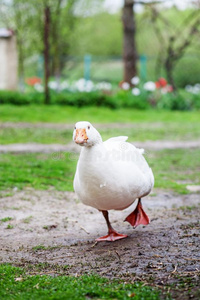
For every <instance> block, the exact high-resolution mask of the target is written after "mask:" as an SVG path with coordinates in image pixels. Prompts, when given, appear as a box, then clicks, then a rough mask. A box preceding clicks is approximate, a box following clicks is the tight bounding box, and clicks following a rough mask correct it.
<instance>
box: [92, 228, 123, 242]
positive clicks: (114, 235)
mask: <svg viewBox="0 0 200 300" xmlns="http://www.w3.org/2000/svg"><path fill="white" fill-rule="evenodd" d="M126 237H127V235H126V234H120V233H118V232H116V231H115V230H112V231H109V232H108V234H107V235H105V236H102V237H100V238H98V239H96V241H97V242H103V241H107V242H114V241H117V240H120V239H124V238H126Z"/></svg>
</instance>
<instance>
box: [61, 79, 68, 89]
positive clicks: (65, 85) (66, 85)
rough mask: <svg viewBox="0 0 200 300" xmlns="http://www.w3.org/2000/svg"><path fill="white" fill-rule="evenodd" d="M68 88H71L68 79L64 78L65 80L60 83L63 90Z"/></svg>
mask: <svg viewBox="0 0 200 300" xmlns="http://www.w3.org/2000/svg"><path fill="white" fill-rule="evenodd" d="M68 88H69V83H68V81H67V80H64V81H63V82H61V84H60V89H61V90H67V89H68Z"/></svg>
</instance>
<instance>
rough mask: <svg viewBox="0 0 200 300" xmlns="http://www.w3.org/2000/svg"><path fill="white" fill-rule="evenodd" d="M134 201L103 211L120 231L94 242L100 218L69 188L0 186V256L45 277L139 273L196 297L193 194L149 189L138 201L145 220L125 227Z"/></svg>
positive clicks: (198, 205)
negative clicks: (9, 189)
mask: <svg viewBox="0 0 200 300" xmlns="http://www.w3.org/2000/svg"><path fill="white" fill-rule="evenodd" d="M135 205H136V203H135V204H133V206H131V207H129V208H128V209H126V210H124V211H111V212H110V219H111V222H112V224H113V227H114V228H115V229H116V230H118V231H119V232H120V233H124V234H128V238H126V239H123V240H119V241H116V242H112V243H111V242H98V243H97V242H95V238H97V237H99V236H102V235H105V234H106V233H107V228H106V224H105V221H104V219H103V217H102V215H101V213H100V212H98V211H97V210H95V209H93V208H91V207H87V206H84V205H83V204H82V203H80V202H79V201H78V200H77V198H76V196H75V194H74V193H70V192H58V191H55V190H51V191H35V190H32V189H27V190H24V191H14V192H13V195H10V196H9V195H6V194H4V193H2V195H1V198H0V219H1V220H2V219H4V218H7V217H10V218H12V219H11V220H8V221H5V222H3V221H1V222H0V263H3V262H9V263H12V264H14V265H18V266H23V267H26V268H27V269H28V270H29V272H32V273H35V272H39V273H41V274H44V273H45V274H46V273H47V274H51V275H52V276H55V275H56V274H57V273H60V272H61V273H64V274H70V275H80V274H84V273H91V272H95V273H98V274H100V275H103V276H106V277H110V278H113V277H118V278H123V279H125V280H127V281H137V280H143V281H145V282H147V283H148V284H153V285H154V286H159V287H160V288H163V289H164V287H165V292H166V291H167V290H169V291H170V292H171V291H172V294H173V297H174V298H176V299H190V298H191V299H199V298H200V294H199V287H200V286H199V277H198V276H199V274H200V273H199V270H200V241H199V231H200V222H199V215H200V195H199V194H189V195H175V194H173V193H171V192H163V191H159V190H157V191H156V190H154V193H153V194H152V195H150V196H147V197H146V198H145V199H144V200H143V206H144V209H145V211H146V212H147V214H148V215H149V217H150V219H151V223H150V224H149V225H148V226H146V227H145V226H139V227H137V228H136V229H133V228H132V227H131V226H130V225H129V224H128V223H126V222H125V223H124V222H123V220H124V219H125V217H126V216H127V215H128V214H129V213H130V212H131V211H132V210H133V209H134V206H135ZM38 264H40V265H38Z"/></svg>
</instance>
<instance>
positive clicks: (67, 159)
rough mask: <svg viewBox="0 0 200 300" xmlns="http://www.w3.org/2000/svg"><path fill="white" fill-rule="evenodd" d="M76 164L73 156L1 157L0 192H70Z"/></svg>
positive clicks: (24, 155) (33, 155) (54, 154)
mask: <svg viewBox="0 0 200 300" xmlns="http://www.w3.org/2000/svg"><path fill="white" fill-rule="evenodd" d="M75 168H76V162H75V161H74V154H70V153H52V154H48V155H47V154H19V155H11V154H0V174H1V177H0V189H1V190H5V189H9V188H14V187H17V188H19V189H22V188H24V187H32V188H35V189H49V188H50V187H52V186H53V187H55V188H56V189H57V190H63V191H64V190H72V181H73V176H74V173H75Z"/></svg>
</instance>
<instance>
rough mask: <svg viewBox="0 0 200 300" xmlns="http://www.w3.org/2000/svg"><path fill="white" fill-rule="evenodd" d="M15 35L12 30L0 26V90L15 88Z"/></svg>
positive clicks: (16, 63) (16, 79)
mask: <svg viewBox="0 0 200 300" xmlns="http://www.w3.org/2000/svg"><path fill="white" fill-rule="evenodd" d="M17 68H18V57H17V45H16V37H15V35H14V33H13V32H12V30H8V29H5V28H0V90H16V89H17V85H18V71H17Z"/></svg>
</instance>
